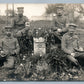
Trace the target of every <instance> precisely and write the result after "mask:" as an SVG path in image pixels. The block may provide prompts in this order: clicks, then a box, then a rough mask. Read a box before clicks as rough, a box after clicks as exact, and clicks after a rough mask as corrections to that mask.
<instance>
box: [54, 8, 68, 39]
mask: <svg viewBox="0 0 84 84" xmlns="http://www.w3.org/2000/svg"><path fill="white" fill-rule="evenodd" d="M56 9H57V10H56V16H55V17H54V19H53V24H54V26H55V29H56V30H57V32H56V34H57V35H58V36H59V35H61V36H62V35H63V34H64V33H66V32H67V31H68V29H67V23H68V19H67V17H65V16H64V13H63V12H64V11H63V10H64V8H63V6H57V7H56ZM59 39H60V38H59Z"/></svg>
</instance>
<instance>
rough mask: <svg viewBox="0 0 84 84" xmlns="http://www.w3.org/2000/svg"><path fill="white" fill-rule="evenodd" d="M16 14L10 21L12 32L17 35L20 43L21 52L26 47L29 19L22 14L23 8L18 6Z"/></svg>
mask: <svg viewBox="0 0 84 84" xmlns="http://www.w3.org/2000/svg"><path fill="white" fill-rule="evenodd" d="M17 9H18V11H17V12H18V15H17V16H16V17H15V18H14V20H13V21H12V27H13V34H14V36H15V37H17V39H18V42H19V45H20V52H21V53H23V50H24V49H25V48H26V45H25V42H26V32H27V31H28V27H29V21H28V18H27V17H26V16H24V15H23V12H24V10H23V9H24V8H23V7H18V8H17Z"/></svg>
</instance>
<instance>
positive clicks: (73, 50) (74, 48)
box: [61, 24, 84, 64]
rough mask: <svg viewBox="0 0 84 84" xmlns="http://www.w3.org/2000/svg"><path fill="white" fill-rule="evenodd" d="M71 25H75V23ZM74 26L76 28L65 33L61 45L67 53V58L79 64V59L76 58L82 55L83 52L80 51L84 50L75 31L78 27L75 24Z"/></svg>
mask: <svg viewBox="0 0 84 84" xmlns="http://www.w3.org/2000/svg"><path fill="white" fill-rule="evenodd" d="M71 26H74V24H72V25H71ZM73 28H74V29H69V32H68V33H66V34H64V35H63V37H62V44H61V47H62V50H63V51H64V52H65V53H67V58H68V59H69V60H70V61H72V62H73V63H75V64H77V62H78V61H77V59H76V58H77V57H80V55H81V54H80V53H79V52H81V51H84V50H83V48H82V47H81V46H80V41H79V38H78V36H77V35H76V34H75V32H74V30H75V29H76V28H75V26H74V27H73ZM70 32H71V33H70ZM82 56H83V54H82Z"/></svg>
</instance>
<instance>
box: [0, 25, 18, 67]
mask: <svg viewBox="0 0 84 84" xmlns="http://www.w3.org/2000/svg"><path fill="white" fill-rule="evenodd" d="M0 48H1V51H0V56H1V57H6V60H7V61H6V62H4V65H3V67H4V68H14V62H15V55H17V54H18V53H19V44H18V41H17V39H16V38H14V37H13V35H12V33H11V27H10V26H6V27H5V36H4V38H3V39H2V40H1V42H0Z"/></svg>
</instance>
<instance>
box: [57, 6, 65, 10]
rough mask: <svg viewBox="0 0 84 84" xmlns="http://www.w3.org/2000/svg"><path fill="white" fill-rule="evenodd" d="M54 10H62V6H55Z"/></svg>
mask: <svg viewBox="0 0 84 84" xmlns="http://www.w3.org/2000/svg"><path fill="white" fill-rule="evenodd" d="M56 9H64V7H63V6H56Z"/></svg>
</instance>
